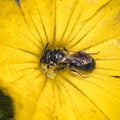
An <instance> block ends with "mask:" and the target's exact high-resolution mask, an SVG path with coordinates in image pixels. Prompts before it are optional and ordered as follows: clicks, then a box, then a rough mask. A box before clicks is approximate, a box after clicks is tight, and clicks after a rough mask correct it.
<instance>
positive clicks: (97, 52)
mask: <svg viewBox="0 0 120 120" xmlns="http://www.w3.org/2000/svg"><path fill="white" fill-rule="evenodd" d="M99 52H100V51H97V52H95V53H88V54H91V55H95V54H98V53H99Z"/></svg>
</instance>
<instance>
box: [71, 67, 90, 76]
mask: <svg viewBox="0 0 120 120" xmlns="http://www.w3.org/2000/svg"><path fill="white" fill-rule="evenodd" d="M69 69H70V71H72V72H73V73H76V74H79V75H80V76H81V77H83V78H88V76H85V75H83V74H81V73H80V72H79V71H78V70H75V69H72V67H71V66H69Z"/></svg>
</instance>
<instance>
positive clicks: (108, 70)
mask: <svg viewBox="0 0 120 120" xmlns="http://www.w3.org/2000/svg"><path fill="white" fill-rule="evenodd" d="M47 43H49V46H50V47H51V48H53V49H54V48H63V47H64V46H65V47H66V48H67V49H68V51H71V52H73V53H74V52H76V51H80V50H84V51H85V52H87V53H97V52H98V53H97V54H93V55H92V54H91V56H92V57H93V58H94V59H95V62H96V67H95V69H94V70H93V71H91V72H89V73H88V72H82V71H80V72H82V74H83V75H85V76H87V78H84V77H82V76H80V75H78V74H74V73H72V72H71V71H70V70H68V69H67V68H66V69H65V70H61V71H60V72H53V73H50V72H51V70H49V69H48V71H47V72H46V71H44V70H42V69H43V68H41V65H40V58H41V56H42V54H43V50H44V49H45V46H46V44H47ZM119 52H120V1H119V0H21V1H20V5H17V3H16V1H15V0H0V88H1V89H2V90H3V91H4V92H5V93H6V94H7V95H9V96H10V97H11V98H12V99H13V103H14V110H15V111H14V113H15V115H14V117H15V120H90V119H92V120H98V119H99V120H118V119H119V118H120V53H119ZM45 70H46V68H45ZM45 72H46V73H45ZM49 73H50V74H51V75H53V74H54V73H55V76H52V78H51V75H49Z"/></svg>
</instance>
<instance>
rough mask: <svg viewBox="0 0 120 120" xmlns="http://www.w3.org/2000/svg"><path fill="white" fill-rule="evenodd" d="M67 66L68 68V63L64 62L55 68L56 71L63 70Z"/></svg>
mask: <svg viewBox="0 0 120 120" xmlns="http://www.w3.org/2000/svg"><path fill="white" fill-rule="evenodd" d="M65 68H66V64H63V65H62V66H60V67H57V68H55V70H54V71H60V70H63V69H65Z"/></svg>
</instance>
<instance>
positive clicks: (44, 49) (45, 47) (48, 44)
mask: <svg viewBox="0 0 120 120" xmlns="http://www.w3.org/2000/svg"><path fill="white" fill-rule="evenodd" d="M48 45H49V42H48V43H47V44H46V46H45V49H44V51H45V50H46V49H47V47H48Z"/></svg>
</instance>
